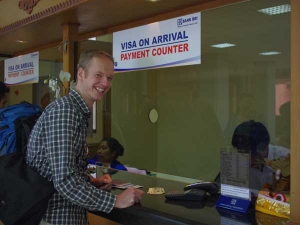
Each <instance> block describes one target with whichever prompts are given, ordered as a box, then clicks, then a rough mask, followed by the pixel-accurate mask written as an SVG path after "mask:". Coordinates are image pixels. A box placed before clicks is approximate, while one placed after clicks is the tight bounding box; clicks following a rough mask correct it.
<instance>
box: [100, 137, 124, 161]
mask: <svg viewBox="0 0 300 225" xmlns="http://www.w3.org/2000/svg"><path fill="white" fill-rule="evenodd" d="M102 141H106V143H107V145H108V147H109V149H110V152H116V158H118V156H122V155H123V154H124V148H123V146H122V145H121V144H120V143H119V141H118V140H117V139H115V138H113V137H109V138H103V139H102V140H101V142H102ZM101 142H100V143H101Z"/></svg>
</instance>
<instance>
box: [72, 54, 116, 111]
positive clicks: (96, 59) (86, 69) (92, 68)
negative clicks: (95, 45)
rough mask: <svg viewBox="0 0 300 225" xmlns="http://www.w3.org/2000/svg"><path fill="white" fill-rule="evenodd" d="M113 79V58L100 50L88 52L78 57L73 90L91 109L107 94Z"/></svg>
mask: <svg viewBox="0 0 300 225" xmlns="http://www.w3.org/2000/svg"><path fill="white" fill-rule="evenodd" d="M113 77H114V59H113V57H112V56H111V55H109V54H108V53H107V52H104V51H101V50H88V51H85V52H83V53H82V54H81V55H80V59H79V65H78V72H77V79H76V87H75V89H76V90H77V91H78V92H79V93H80V94H81V96H82V98H83V100H84V101H85V102H86V103H87V105H88V107H89V108H92V106H93V104H94V102H95V101H98V100H101V99H102V98H103V96H104V94H105V93H106V92H108V90H109V89H110V86H111V82H112V79H113Z"/></svg>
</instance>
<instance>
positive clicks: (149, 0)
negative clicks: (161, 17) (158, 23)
mask: <svg viewBox="0 0 300 225" xmlns="http://www.w3.org/2000/svg"><path fill="white" fill-rule="evenodd" d="M145 1H146V2H159V1H161V0H145Z"/></svg>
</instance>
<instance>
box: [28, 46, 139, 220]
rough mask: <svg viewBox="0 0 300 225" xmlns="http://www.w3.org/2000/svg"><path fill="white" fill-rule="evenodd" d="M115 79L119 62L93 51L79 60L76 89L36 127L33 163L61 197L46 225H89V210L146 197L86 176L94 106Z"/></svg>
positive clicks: (51, 208)
mask: <svg viewBox="0 0 300 225" xmlns="http://www.w3.org/2000/svg"><path fill="white" fill-rule="evenodd" d="M113 77H114V60H113V58H112V57H111V56H110V55H109V54H108V53H106V52H103V51H99V50H89V51H86V52H83V53H82V54H81V56H80V59H79V69H78V72H77V84H76V86H75V89H74V90H73V89H71V91H70V93H69V94H68V95H66V96H64V97H62V98H59V99H57V100H55V101H54V102H52V103H51V104H50V105H49V106H48V107H47V108H46V109H45V111H44V112H43V114H42V115H41V117H40V118H39V120H38V121H37V123H36V125H35V126H34V128H33V130H32V132H31V136H30V139H29V143H28V150H27V157H26V160H27V164H28V165H29V166H30V167H32V168H34V169H35V170H37V171H38V172H39V173H40V174H41V175H42V176H44V177H46V178H48V179H49V180H52V181H53V184H54V187H55V189H56V192H55V193H54V195H53V196H52V198H51V199H50V200H49V202H48V208H47V211H46V213H45V215H44V217H43V221H42V222H41V224H47V223H48V224H52V225H65V224H72V225H82V224H88V221H87V211H86V210H92V211H103V212H106V213H109V212H110V211H111V210H112V209H113V208H114V207H116V208H125V207H128V206H131V205H133V204H135V203H138V202H139V201H140V200H141V198H142V197H141V195H142V194H143V193H144V192H143V191H141V190H138V189H134V188H131V189H127V190H125V191H124V192H122V193H121V194H119V195H114V194H111V193H110V192H107V191H105V190H110V188H111V178H110V176H109V175H104V176H102V177H98V178H93V177H91V176H89V175H87V173H86V169H87V158H86V134H87V124H88V123H87V121H88V118H89V117H90V115H91V110H92V107H93V104H94V102H96V101H99V100H101V99H102V98H103V96H104V94H105V93H106V92H107V91H108V90H109V88H110V86H111V82H112V80H113Z"/></svg>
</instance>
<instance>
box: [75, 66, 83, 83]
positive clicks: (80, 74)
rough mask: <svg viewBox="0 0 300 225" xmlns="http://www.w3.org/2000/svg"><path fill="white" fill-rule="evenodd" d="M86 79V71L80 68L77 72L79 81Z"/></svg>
mask: <svg viewBox="0 0 300 225" xmlns="http://www.w3.org/2000/svg"><path fill="white" fill-rule="evenodd" d="M83 77H84V70H83V69H82V68H81V67H80V68H79V69H78V71H77V80H78V81H81V80H82V79H83Z"/></svg>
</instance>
